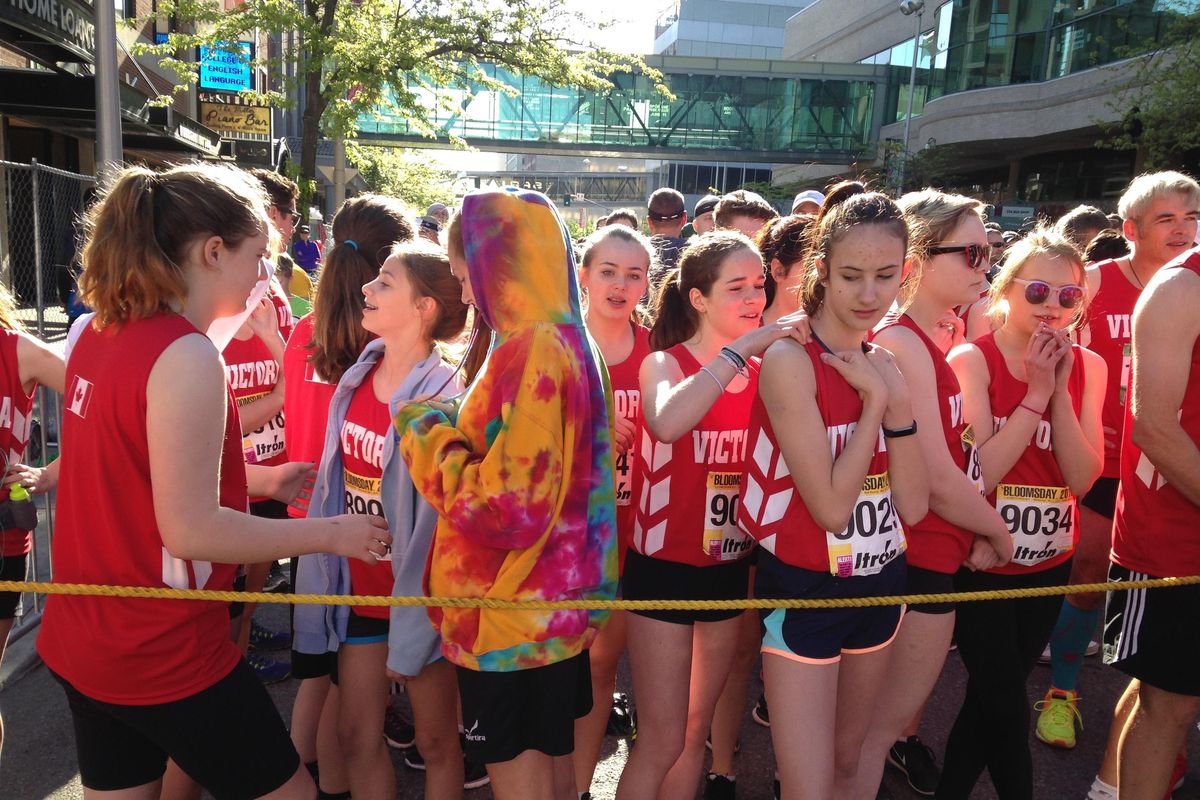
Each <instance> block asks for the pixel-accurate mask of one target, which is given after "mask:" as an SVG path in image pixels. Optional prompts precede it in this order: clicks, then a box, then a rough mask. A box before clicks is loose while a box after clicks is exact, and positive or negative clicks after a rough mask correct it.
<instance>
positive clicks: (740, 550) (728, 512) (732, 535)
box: [702, 472, 754, 561]
mask: <svg viewBox="0 0 1200 800" xmlns="http://www.w3.org/2000/svg"><path fill="white" fill-rule="evenodd" d="M741 488H742V474H741V473H740V472H710V473H708V485H707V491H706V493H705V497H704V540H703V542H702V545H703V549H704V554H705V555H706V556H708V557H709V558H712V559H715V560H717V561H737V560H738V559H739V558H742V557H743V556H745V555H746V554H747V553H749V552H750V547H751V546H752V545H753V544H754V540H753V539H752V538H750V536H749V535H748V534H746V533H745V532H743V531H742V529H741V528H739V527H738V525H737V506H738V496H739V494H740V493H741Z"/></svg>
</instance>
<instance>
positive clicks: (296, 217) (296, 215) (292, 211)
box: [275, 206, 304, 230]
mask: <svg viewBox="0 0 1200 800" xmlns="http://www.w3.org/2000/svg"><path fill="white" fill-rule="evenodd" d="M275 207H276V208H278V209H279V210H280V211H282V212H283V213H285V214H291V216H292V230H295V229H296V226H297V225H299V224H300V220H302V219H304V217H302V216H301V215H300V212H299V211H297V210H296V209H294V208H288V207H287V206H275Z"/></svg>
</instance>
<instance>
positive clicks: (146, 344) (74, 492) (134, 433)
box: [38, 314, 246, 705]
mask: <svg viewBox="0 0 1200 800" xmlns="http://www.w3.org/2000/svg"><path fill="white" fill-rule="evenodd" d="M189 334H197V335H202V334H200V332H199V331H197V330H196V328H195V327H194V326H193V325H192V324H191V323H190V322H188V321H187V320H186V319H184V318H183V317H181V316H179V315H177V314H159V315H156V316H154V317H151V318H149V319H143V320H131V321H129V322H124V323H121V324H120V325H109V326H108V327H106V328H105V329H104V330H102V331H96V330H94V329H93V328H92V327H91V326H88V327H87V328H86V329H85V330H84V331H83V333H82V335H81V336H80V337H79V341H78V343H77V344H76V345H75V348H74V350H73V351H72V352H71V358H70V361H68V362H67V393H66V397H65V398H64V406H65V408H64V411H63V422H62V437H63V438H62V441H63V452H64V453H69V455H68V456H67V457H66V458H64V459H63V465H62V472H61V473H60V477H59V487H58V488H59V492H58V519H57V525H56V526H55V535H54V544H53V555H54V579H55V580H56V581H61V582H67V583H101V584H112V585H117V586H151V587H158V588H162V587H169V588H174V589H217V590H224V591H228V590H230V589H232V587H233V578H234V574H235V572H236V570H237V567H236V565H232V564H216V563H212V562H208V561H185V560H182V559H178V558H175V557H174V556H172V555H171V553H170V552H169V551H168V550H167V548H166V547H165V546H164V545H163V540H162V535H161V534H160V533H159V529H158V522H157V520H156V518H155V515H154V494H153V490H152V487H151V480H150V445H151V443H150V442H149V441H148V438H147V435H146V385H147V382H148V380H149V377H150V371H151V369H153V367H154V365H155V363H156V362H157V361H158V359H159V356H161V355H162V353H163V351H164V350H166V349H167V347H168V346H170V345H171V344H172V343H173V342H175V341H176V340H178V339H180V338H182V337H184V336H187V335H189ZM226 398H227V399H226V407H225V409H224V412H225V436H224V441H223V444H222V448H221V464H220V477H219V481H220V483H219V500H220V504H221V505H222V506H224V507H225V508H231V509H236V510H237V511H239V512H245V511H246V470H245V466H244V462H243V460H242V448H241V442H242V434H241V428H240V423H239V421H238V414H237V406H236V405H235V404H234V401H233V395H232V393H229V392H228V389H227V395H226ZM220 412H221V409H219V408H214V409H212V410H211V413H213V414H217V413H220ZM188 457H189V454H188V453H187V452H186V451H183V452H178V453H173V454H172V458H181V459H187V458H188ZM38 651H39V652H40V653H41V655H42V658H43V659H44V660H45V662H46V664H47V665H49V667H50V668H51V669H52V670H54V671H55V672H56V673H58V674H59V675H60V676H62V677H63V678H64V679H66V680H67V681H68V682H70V684H71V685H72V686H74V687H75V688H76V689H78V690H79V691H80V692H81V693H83V694H84V695H86V696H88V697H91V698H93V699H96V700H100V701H102V702H105V703H114V704H119V705H152V704H158V703H169V702H172V701H175V700H180V699H182V698H184V697H190V696H191V695H194V694H196V693H197V692H200V691H203V690H204V689H207V688H209V687H210V686H212V685H213V684H215V683H216V682H217V681H219V680H221V679H222V678H224V677H225V676H226V675H228V674H229V673H230V671H231V670H232V669H233V667H234V665H235V664H236V663H237V661H238V659H239V658H241V654H240V653H239V652H238V649H237V647H236V646H235V645H234V643H233V642H232V641H231V640H230V638H229V604H228V603H223V602H211V601H195V600H146V599H143V598H136V597H131V598H120V597H66V596H57V595H56V596H52V597H49V598H47V599H46V611H45V613H44V615H43V618H42V625H41V632H40V634H39V635H38Z"/></svg>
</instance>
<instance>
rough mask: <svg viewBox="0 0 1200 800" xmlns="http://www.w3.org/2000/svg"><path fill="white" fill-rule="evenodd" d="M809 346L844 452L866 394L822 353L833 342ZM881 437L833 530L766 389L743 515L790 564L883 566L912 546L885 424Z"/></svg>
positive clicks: (819, 397)
mask: <svg viewBox="0 0 1200 800" xmlns="http://www.w3.org/2000/svg"><path fill="white" fill-rule="evenodd" d="M804 349H805V351H806V352H807V353H808V357H809V359H810V360H811V361H812V366H813V375H814V376H815V378H816V388H817V392H816V401H817V410H818V411H820V413H821V419H822V420H824V422H825V432H826V434H827V435H828V437H829V452H830V455H832V456H833V458H834V460H837V458H838V456H840V455H841V453H842V450H843V448H844V447H845V446H846V442H847V441H849V439H850V436H851V435H852V434H853V433H854V429H855V427H856V426H857V425H858V420H859V417H861V416H862V400H861V399H860V398H859V396H858V392H856V391H855V390H854V389H853V388H851V386H850V384H848V383H846V380H845V378H843V377H842V376H841V375H839V374H838V372H837V370H835V369H834V368H833V367H830V366H828V365H827V364H825V363H824V362H823V361H821V354H822V353H825V352H828V350H826V348H825V347H823V346H822V345H821V344H820V343H819V342H817V341H812V342H809V343H808V344H807V345H805V348H804ZM875 439H876V442H875V454H874V455H873V456H872V457H871V464H870V467H869V468H868V469H867V475H866V476H865V478H864V479H863V485H862V489H861V490H860V492H859V496H858V500H857V501H855V504H854V511H853V512H852V513H851V515H850V522H849V524H848V525H847V526H846V528H845V529H844V530H841V531H836V532H835V531H827V530H825V529H824V528H822V527H821V526H820V525H818V524H817V523H816V522H815V521H814V520H813V518H812V515H811V514H810V513H809V511H808V508H807V507H806V506H805V505H804V501H803V500H802V499H801V497H800V492H799V491H797V489H796V482H795V481H794V480H793V479H792V474H791V472H790V471H789V470H788V465H787V464H786V463H784V459H783V454H782V453H781V452H780V450H779V443H778V441H777V440H776V438H775V432H774V430H773V429H772V428H771V421H770V418H769V417H768V415H767V408H766V406H765V405H764V404H763V401H762V397H755V398H754V408H753V409H752V410H751V412H750V427H749V441H750V449H749V453H748V457H747V459H746V471H745V473H744V474H743V475H742V500H741V505H740V508H739V509H738V523H739V524H740V525H741V527H742V529H743V530H745V531H746V532H747V533H749V534H750V535H751V536H752V537H754V539H755V540H757V541H758V543H759V544H760V545H762V546H763V547H764V548H765V549H767V550H768V551H770V552H771V553H772V554H774V556H775V557H776V558H778V559H779V560H780V561H782V562H784V563H785V564H791V565H792V566H794V567H800V568H802V569H808V570H813V571H819V572H824V571H826V570H828V571H829V572H830V573H831V574H833V575H837V576H838V577H840V578H849V577H852V576H857V575H874V574H875V573H877V572H879V571H880V570H882V569H883V568H884V566H886V565H887V564H889V563H890V562H891V561H893V560H894V559H895V558H896V557H898V556H899V555H900V554H901V553H903V552H904V549H905V540H904V531H903V529H902V528H901V527H900V519H899V516H898V514H897V513H896V509H895V507H894V505H893V504H892V490H891V482H890V480H889V478H888V462H887V449H886V447H885V445H884V440H883V431H882V430H880V431H878V432H877V434H876V437H875Z"/></svg>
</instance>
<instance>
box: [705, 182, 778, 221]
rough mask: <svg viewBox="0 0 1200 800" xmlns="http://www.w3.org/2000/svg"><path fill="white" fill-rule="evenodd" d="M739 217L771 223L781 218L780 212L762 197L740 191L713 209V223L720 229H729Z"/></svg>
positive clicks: (726, 197) (722, 200) (743, 190)
mask: <svg viewBox="0 0 1200 800" xmlns="http://www.w3.org/2000/svg"><path fill="white" fill-rule="evenodd" d="M738 216H741V217H750V218H751V219H759V220H762V221H763V222H770V221H771V220H773V219H775V218H776V217H778V216H779V212H778V211H776V210H775V207H774V206H772V205H771V204H770V203H768V202H767V201H766V200H764V199H763V198H762V196H761V195H758V194H755V193H754V192H748V191H746V190H745V189H738V190H737V191H736V192H730V193H729V194H727V195H725V196H723V197H722V198H721V199H720V200H718V201H717V207H716V208H715V209H713V222H714V223H715V224H716V226H717V227H718V228H728V227H730V223H731V222H732V221H733V218H734V217H738Z"/></svg>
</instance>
